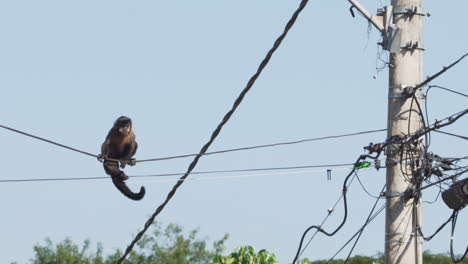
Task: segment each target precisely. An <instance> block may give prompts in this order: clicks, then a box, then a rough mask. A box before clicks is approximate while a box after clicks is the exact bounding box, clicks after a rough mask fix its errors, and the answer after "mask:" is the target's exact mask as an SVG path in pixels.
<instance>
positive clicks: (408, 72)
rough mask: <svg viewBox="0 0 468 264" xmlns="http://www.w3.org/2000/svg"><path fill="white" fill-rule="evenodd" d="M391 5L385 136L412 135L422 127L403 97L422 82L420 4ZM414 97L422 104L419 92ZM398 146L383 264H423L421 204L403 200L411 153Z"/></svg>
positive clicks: (405, 0) (391, 158)
mask: <svg viewBox="0 0 468 264" xmlns="http://www.w3.org/2000/svg"><path fill="white" fill-rule="evenodd" d="M391 4H392V5H391V8H386V11H387V12H389V11H391V12H393V15H391V14H390V15H389V14H387V16H388V17H389V19H391V20H392V21H393V22H392V23H391V24H392V25H391V30H390V31H391V33H390V35H387V37H388V38H389V39H388V40H387V46H391V48H390V47H389V50H390V51H391V56H390V67H389V93H388V123H387V127H388V130H387V131H388V132H387V138H391V137H393V136H398V135H400V136H401V135H406V134H408V133H413V132H415V131H416V130H418V129H420V128H422V126H423V124H422V121H421V118H420V115H419V114H418V112H419V110H417V109H418V108H417V107H416V106H415V102H414V103H413V105H412V109H413V110H412V111H411V113H410V108H411V106H410V105H411V100H412V99H411V98H407V97H406V96H405V88H406V87H411V86H416V85H417V84H419V83H421V81H422V74H423V65H422V60H423V46H422V43H423V42H422V40H423V36H422V35H423V34H422V26H423V18H424V14H423V13H422V12H421V11H422V0H392V2H391ZM416 96H417V97H419V98H418V100H420V101H421V100H422V98H421V97H422V96H421V95H420V91H418V92H417V93H416ZM420 105H422V104H421V102H420ZM410 115H411V116H410ZM398 147H399V146H392V145H390V146H389V147H388V148H387V152H386V155H387V160H386V166H387V193H386V195H387V198H386V199H387V208H386V222H385V264H422V238H421V237H420V236H418V231H417V227H419V226H420V224H421V223H420V222H421V203H420V201H419V199H417V200H414V198H406V197H404V196H401V194H403V193H404V192H405V190H407V189H408V187H410V185H411V184H412V183H410V182H409V181H411V180H414V177H415V176H414V175H413V174H412V173H413V172H412V169H411V168H410V165H411V163H412V162H414V161H413V160H411V159H407V158H406V156H407V155H405V152H406V154H408V153H407V152H408V151H411V150H404V151H403V154H402V153H401V152H400V153H399V152H398V151H397V149H398ZM410 154H411V153H410ZM413 154H414V156H417V155H419V154H420V153H419V154H418V153H413ZM402 155H403V156H402ZM413 164H414V163H413ZM402 167H403V168H402ZM402 171H404V172H405V174H404V175H403V173H402Z"/></svg>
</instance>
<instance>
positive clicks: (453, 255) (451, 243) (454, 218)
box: [450, 210, 468, 263]
mask: <svg viewBox="0 0 468 264" xmlns="http://www.w3.org/2000/svg"><path fill="white" fill-rule="evenodd" d="M458 212H459V211H458V210H454V212H453V218H452V232H451V234H450V258H451V259H452V261H453V262H454V263H459V262H462V261H463V259H465V257H466V255H467V254H468V246H467V247H466V249H465V253H463V255H462V256H461V258H459V259H457V258H456V256H455V254H454V253H453V237H454V236H453V234H454V233H455V226H456V225H457V218H458Z"/></svg>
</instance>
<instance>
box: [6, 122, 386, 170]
mask: <svg viewBox="0 0 468 264" xmlns="http://www.w3.org/2000/svg"><path fill="white" fill-rule="evenodd" d="M0 128H4V129H7V130H10V131H13V132H16V133H19V134H22V135H25V136H28V137H31V138H35V139H38V140H42V141H44V142H47V143H50V144H53V145H56V146H59V147H62V148H65V149H69V150H72V151H76V152H79V153H82V154H85V155H88V156H91V157H94V158H97V157H98V155H95V154H92V153H89V152H86V151H82V150H79V149H76V148H72V147H69V146H66V145H63V144H60V143H57V142H54V141H52V140H49V139H45V138H42V137H39V136H35V135H32V134H30V133H26V132H23V131H20V130H18V129H14V128H11V127H7V126H4V125H0ZM383 131H386V129H375V130H367V131H360V132H353V133H347V134H341V135H332V136H325V137H316V138H306V139H300V140H295V141H286V142H278V143H270V144H263V145H256V146H248V147H240V148H233V149H225V150H218V151H212V152H206V153H204V154H202V156H207V155H213V154H222V153H228V152H236V151H243V150H252V149H260V148H268V147H277V146H285V145H293V144H300V143H305V142H311V141H321V140H326V139H336V138H343V137H351V136H359V135H365V134H371V133H377V132H383ZM197 155H199V154H194V153H192V154H182V155H176V156H167V157H160V158H152V159H141V160H136V161H135V162H137V163H139V162H148V161H162V160H172V159H181V158H189V157H195V156H197ZM108 160H114V161H119V160H115V159H108Z"/></svg>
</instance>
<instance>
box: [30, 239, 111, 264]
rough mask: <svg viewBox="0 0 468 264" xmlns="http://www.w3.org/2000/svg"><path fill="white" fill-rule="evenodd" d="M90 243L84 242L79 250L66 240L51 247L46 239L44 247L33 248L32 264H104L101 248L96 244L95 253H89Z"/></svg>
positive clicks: (50, 242) (51, 244)
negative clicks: (34, 254) (33, 257)
mask: <svg viewBox="0 0 468 264" xmlns="http://www.w3.org/2000/svg"><path fill="white" fill-rule="evenodd" d="M89 246H90V242H89V240H86V241H85V242H84V245H83V247H82V248H81V249H79V247H78V246H77V245H75V244H73V242H72V241H71V240H70V239H69V238H67V239H65V240H64V241H62V242H60V243H58V244H57V245H56V246H54V245H53V243H52V241H51V240H50V239H46V245H45V246H39V245H36V246H34V252H35V253H36V256H35V259H33V260H31V262H32V263H33V264H104V260H103V258H102V246H101V245H100V244H98V246H97V249H96V252H94V253H90V252H88V251H89Z"/></svg>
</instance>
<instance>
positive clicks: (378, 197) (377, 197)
mask: <svg viewBox="0 0 468 264" xmlns="http://www.w3.org/2000/svg"><path fill="white" fill-rule="evenodd" d="M354 174H356V178H357V179H358V182H359V185H361V188H362V189H363V190H364V192H365V193H367V195H369V196H370V197H372V198H376V199H380V198H381V197H380V196H375V195H373V194H371V193H370V192H369V191H367V189H366V187H364V184H363V183H362V181H361V178H359V175H358V174H357V172H354Z"/></svg>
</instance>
